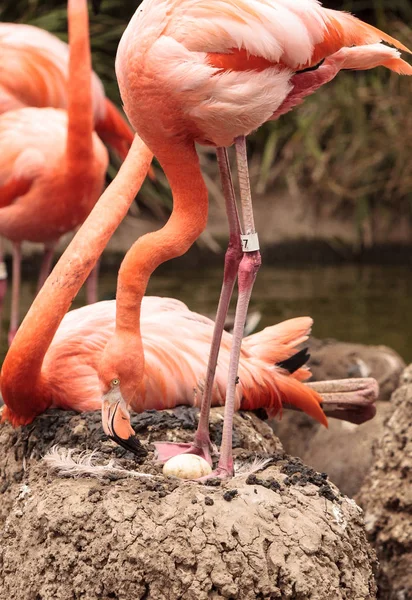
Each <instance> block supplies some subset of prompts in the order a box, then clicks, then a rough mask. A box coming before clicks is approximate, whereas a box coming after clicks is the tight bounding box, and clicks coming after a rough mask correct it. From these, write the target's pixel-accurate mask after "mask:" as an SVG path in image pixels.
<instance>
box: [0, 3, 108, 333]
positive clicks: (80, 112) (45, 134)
mask: <svg viewBox="0 0 412 600" xmlns="http://www.w3.org/2000/svg"><path fill="white" fill-rule="evenodd" d="M68 21H69V40H70V66H69V85H68V111H67V112H66V111H63V110H57V109H54V108H20V109H18V110H13V111H8V112H6V113H4V114H3V115H1V116H0V207H1V208H0V233H1V235H3V236H5V237H6V238H8V239H9V240H11V241H12V242H13V288H12V310H11V320H10V331H9V340H11V339H12V338H13V336H14V334H15V332H16V329H17V327H18V303H19V286H20V264H21V250H20V246H21V242H22V241H23V240H30V241H32V242H40V243H44V244H45V245H46V248H48V249H49V252H48V253H46V260H45V261H44V262H43V265H42V269H41V274H40V282H39V284H40V286H41V285H42V283H43V282H44V279H45V278H46V276H47V272H48V270H49V268H50V262H51V258H52V249H53V247H54V245H55V244H56V242H57V240H58V239H59V238H60V237H61V236H62V235H63V234H64V233H67V232H68V231H71V230H72V229H74V228H75V227H77V226H78V225H79V224H80V223H82V222H83V221H84V219H85V218H86V216H87V215H88V214H89V212H90V210H91V208H92V207H93V205H94V204H95V203H96V201H97V199H98V197H99V195H100V193H101V191H102V189H103V185H104V176H105V172H106V168H107V163H108V156H107V151H106V149H105V147H104V145H103V143H102V142H101V141H100V139H99V138H98V137H97V135H96V134H95V133H93V109H92V94H91V63H90V60H91V59H90V48H89V38H88V15H87V4H86V0H69V3H68ZM38 83H39V82H37V81H35V82H34V84H35V85H36V84H38ZM95 294H96V292H95V280H94V281H93V282H92V294H91V296H92V297H91V298H90V300H95V297H93V296H95Z"/></svg>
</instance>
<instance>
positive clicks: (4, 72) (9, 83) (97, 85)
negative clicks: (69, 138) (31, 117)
mask: <svg viewBox="0 0 412 600" xmlns="http://www.w3.org/2000/svg"><path fill="white" fill-rule="evenodd" d="M0 55H1V62H2V66H1V69H0V114H1V113H3V112H6V111H8V110H15V109H17V108H21V107H22V106H35V107H38V108H43V107H48V106H50V107H54V108H64V109H66V108H67V80H68V65H69V47H68V45H67V44H66V43H65V42H62V41H61V40H59V39H58V38H57V37H56V36H54V35H52V34H51V33H49V32H47V31H44V30H43V29H40V28H38V27H34V26H32V25H23V24H15V23H0ZM92 91H93V109H94V119H95V127H96V131H97V133H98V134H99V136H100V137H101V138H102V140H103V141H104V142H105V143H107V144H108V145H109V146H111V147H112V148H114V149H115V150H116V152H117V153H118V154H119V156H120V157H121V158H122V159H124V158H125V156H126V154H127V152H128V150H129V148H130V145H131V143H132V141H133V136H134V133H133V131H132V130H131V128H130V127H129V125H128V124H127V123H126V121H125V119H124V118H123V117H122V115H121V114H120V112H119V111H118V109H117V108H116V107H115V106H114V104H113V103H112V102H110V100H109V99H108V98H106V97H105V92H104V88H103V84H102V82H101V80H100V79H99V77H98V76H97V75H96V73H94V72H93V74H92Z"/></svg>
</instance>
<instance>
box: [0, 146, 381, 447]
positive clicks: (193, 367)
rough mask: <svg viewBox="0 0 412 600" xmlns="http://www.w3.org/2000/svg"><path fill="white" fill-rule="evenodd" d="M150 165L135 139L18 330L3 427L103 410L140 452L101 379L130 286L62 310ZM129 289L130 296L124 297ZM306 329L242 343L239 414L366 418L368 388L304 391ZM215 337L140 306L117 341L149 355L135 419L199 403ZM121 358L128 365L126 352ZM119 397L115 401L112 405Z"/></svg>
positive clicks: (216, 400) (271, 332)
mask: <svg viewBox="0 0 412 600" xmlns="http://www.w3.org/2000/svg"><path fill="white" fill-rule="evenodd" d="M151 160H152V154H151V152H150V151H149V150H148V149H147V148H146V147H145V146H144V145H143V143H142V142H141V141H140V139H139V138H136V139H135V141H134V143H133V145H132V148H131V150H130V154H129V156H128V157H127V158H126V160H125V162H124V164H123V166H122V167H121V169H120V172H119V175H118V177H116V179H115V180H114V181H113V182H112V184H111V185H110V186H109V188H108V189H107V190H106V191H105V193H104V194H103V195H102V197H101V198H100V200H99V202H98V203H97V204H96V206H95V207H94V209H93V210H92V212H91V214H90V215H89V217H88V218H87V219H86V221H85V223H84V224H83V226H82V227H81V228H80V229H79V231H78V232H77V234H76V236H75V237H74V239H73V240H72V242H71V243H70V245H69V246H68V248H67V249H66V251H65V252H64V254H63V256H62V257H61V259H60V260H59V262H58V263H57V265H56V266H55V268H54V270H53V272H52V273H51V275H50V277H49V278H48V279H47V280H46V282H45V284H44V286H43V288H42V289H41V290H40V292H39V294H38V296H37V297H36V298H35V300H34V302H33V304H32V306H31V308H30V310H29V311H28V313H27V315H26V317H25V319H24V321H23V323H22V325H21V326H20V328H19V330H18V332H17V334H16V337H15V339H14V340H13V343H12V345H11V347H10V349H9V352H8V354H7V356H6V358H5V360H4V363H3V367H2V371H1V379H0V383H1V393H2V397H3V399H4V402H5V404H6V406H5V407H4V409H3V414H2V419H3V420H9V421H10V422H11V423H12V424H13V425H14V426H17V425H24V424H27V423H30V422H31V421H32V420H33V419H34V418H35V417H36V415H38V414H40V413H42V412H43V411H45V410H46V409H47V408H49V407H50V406H56V407H59V408H62V409H72V410H78V411H86V410H97V409H102V418H103V427H104V429H105V431H106V433H107V434H108V435H110V437H112V438H113V439H114V440H115V441H117V442H118V443H120V444H121V445H123V446H125V447H126V448H129V449H131V450H132V451H134V452H136V453H139V452H141V451H142V449H141V447H140V443H139V441H138V440H137V439H136V438H135V436H134V432H133V430H132V429H131V427H130V422H129V421H130V416H129V412H128V407H127V406H126V405H125V403H124V400H123V398H122V395H121V393H120V387H119V386H120V382H119V381H118V380H116V378H115V377H113V378H112V380H111V382H110V384H111V386H110V392H109V393H106V394H105V395H102V387H101V381H100V375H99V369H100V368H101V365H102V362H103V360H104V353H105V349H106V346H107V344H108V343H110V342H111V341H112V340H113V336H114V335H115V332H116V330H117V322H116V314H117V312H119V309H120V311H121V312H122V313H123V314H126V312H129V315H130V319H133V318H134V315H135V308H134V305H133V302H131V303H130V304H128V302H127V301H128V299H129V298H130V299H132V296H133V293H134V289H135V288H134V285H133V279H134V278H132V279H131V280H127V279H126V278H125V277H124V273H125V271H124V270H123V271H122V275H121V276H120V279H121V286H122V288H123V295H122V296H121V297H120V298H119V297H118V298H117V300H116V303H115V302H114V301H109V302H100V303H97V304H94V305H89V306H86V307H83V308H81V309H78V310H75V311H72V312H70V313H68V314H67V315H66V311H67V310H68V308H69V306H70V304H71V302H72V300H73V298H74V297H75V296H76V294H77V292H78V291H79V289H80V287H81V286H82V284H83V283H84V281H85V279H86V277H87V276H88V274H89V272H90V271H91V269H93V267H94V264H95V263H96V261H97V260H98V258H99V256H100V254H101V252H102V251H103V249H104V248H105V246H106V244H107V242H108V240H109V239H110V237H111V235H112V233H113V232H114V231H115V229H116V227H117V226H118V224H119V223H120V222H121V220H122V219H123V218H124V216H125V214H126V213H127V211H128V208H129V205H130V203H131V202H132V201H133V198H134V196H135V194H136V192H137V190H138V189H139V187H140V185H141V183H142V181H143V180H144V178H145V175H146V172H147V169H148V167H149V165H150V162H151ZM129 261H130V256H128V257H126V259H125V262H126V263H128V264H129V265H130V262H129ZM126 272H127V271H126ZM125 288H128V292H129V294H130V295H129V296H127V295H124V291H125ZM122 303H123V305H122ZM65 315H66V316H65ZM311 324H312V321H311V319H309V318H308V317H302V318H297V319H292V320H290V321H286V322H285V323H281V324H279V325H275V326H273V327H269V328H266V329H265V330H263V331H262V332H259V333H257V334H254V335H251V336H249V337H248V338H246V339H245V340H244V342H243V349H242V356H241V367H240V382H239V386H238V387H237V395H236V402H237V406H238V407H241V408H244V409H255V408H258V407H259V406H264V407H266V409H268V411H269V412H270V413H271V414H275V413H276V412H278V411H279V410H280V409H281V408H282V405H283V406H288V407H294V408H300V409H303V410H305V411H306V412H308V414H311V415H312V416H313V417H314V418H317V419H318V420H320V421H321V422H323V423H325V416H324V413H323V411H322V409H321V407H320V402H322V403H323V408H324V410H325V412H326V413H327V414H329V415H330V416H335V417H338V418H343V419H346V420H350V421H353V422H356V423H360V422H363V421H365V420H367V419H370V418H371V417H372V416H373V415H374V405H373V402H374V400H375V398H376V395H377V384H376V382H375V381H374V380H371V379H363V380H348V381H342V382H341V381H336V382H325V383H323V384H311V385H310V384H306V385H304V384H303V383H301V380H304V379H306V378H307V377H308V376H309V371H308V370H307V369H306V368H305V366H304V363H305V361H306V359H307V356H306V354H305V353H304V352H297V351H296V346H297V345H298V344H300V343H302V342H304V341H305V340H306V338H307V335H308V332H309V329H310V327H311ZM140 327H141V336H140ZM212 333H213V322H212V321H211V320H210V319H207V318H206V317H203V316H201V315H198V314H196V313H193V312H191V311H190V310H189V309H188V308H187V307H186V306H185V305H184V304H183V303H182V302H179V301H177V300H171V299H167V298H166V299H164V298H145V299H143V301H142V315H141V323H140V325H139V322H135V325H134V328H133V327H131V328H130V329H129V330H128V331H127V332H124V333H123V339H122V342H123V344H124V347H125V349H126V350H127V351H128V350H129V349H131V350H133V348H134V346H135V345H136V343H139V342H140V341H141V342H142V344H143V345H144V348H145V353H146V361H145V365H144V372H143V375H142V377H143V379H144V385H145V392H144V395H141V396H136V403H134V404H133V405H132V408H133V409H134V410H136V411H139V412H140V411H142V410H145V409H148V408H157V409H161V408H171V407H173V406H176V405H178V404H189V405H197V404H199V400H200V395H201V389H202V386H203V382H204V380H205V375H206V367H207V348H208V347H209V345H210V340H211V338H212ZM33 340H36V343H35V344H34V343H33ZM230 344H231V336H230V334H228V333H226V332H224V334H223V343H222V353H221V356H220V360H221V363H220V365H219V369H218V374H217V379H216V382H215V387H214V389H213V397H212V402H213V404H215V405H219V404H222V403H223V402H224V399H225V390H226V370H227V365H228V361H229V355H230ZM124 359H125V360H126V361H127V360H128V354H127V353H126V354H125V355H124ZM131 384H132V385H133V380H132V381H131ZM319 393H321V394H322V397H321V396H319ZM116 394H117V401H116V402H113V398H114V395H116Z"/></svg>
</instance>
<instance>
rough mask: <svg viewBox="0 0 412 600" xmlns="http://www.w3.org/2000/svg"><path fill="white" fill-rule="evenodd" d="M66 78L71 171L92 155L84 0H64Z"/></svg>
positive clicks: (85, 162) (87, 164)
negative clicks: (65, 3)
mask: <svg viewBox="0 0 412 600" xmlns="http://www.w3.org/2000/svg"><path fill="white" fill-rule="evenodd" d="M67 14H68V27H69V48H70V58H69V78H68V108H67V111H68V132H67V159H68V168H69V170H70V172H71V173H73V172H76V170H78V169H79V168H80V169H87V170H89V168H90V166H89V165H90V161H91V159H92V156H93V128H94V123H93V101H92V64H91V55H90V41H89V15H88V8H87V0H68V5H67Z"/></svg>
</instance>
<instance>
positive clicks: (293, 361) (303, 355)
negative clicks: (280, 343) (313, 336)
mask: <svg viewBox="0 0 412 600" xmlns="http://www.w3.org/2000/svg"><path fill="white" fill-rule="evenodd" d="M309 359H310V354H309V352H308V349H307V348H303V349H302V350H300V351H299V352H296V354H293V355H292V356H291V357H290V358H287V359H286V360H282V361H281V362H279V363H278V364H277V365H276V366H277V367H280V368H281V369H285V370H286V371H288V372H289V373H290V374H291V375H292V373H295V372H296V371H298V370H299V369H300V368H301V367H303V366H304V365H306V363H307V362H308V360H309Z"/></svg>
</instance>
